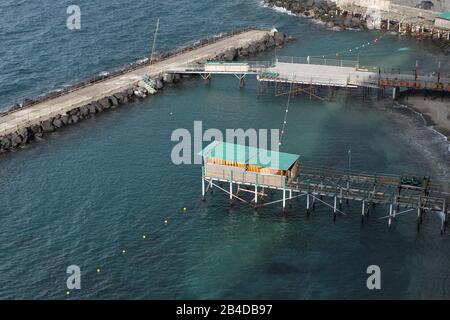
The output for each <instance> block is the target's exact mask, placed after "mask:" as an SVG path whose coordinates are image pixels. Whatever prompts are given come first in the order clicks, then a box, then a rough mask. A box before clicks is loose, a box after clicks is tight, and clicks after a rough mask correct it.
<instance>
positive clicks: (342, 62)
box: [275, 56, 358, 68]
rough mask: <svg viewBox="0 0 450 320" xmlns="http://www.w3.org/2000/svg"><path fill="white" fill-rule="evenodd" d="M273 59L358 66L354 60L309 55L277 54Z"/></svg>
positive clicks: (286, 61)
mask: <svg viewBox="0 0 450 320" xmlns="http://www.w3.org/2000/svg"><path fill="white" fill-rule="evenodd" d="M275 61H276V62H284V63H298V64H314V65H322V66H331V67H350V68H356V67H358V61H354V60H337V59H324V58H317V57H310V56H309V57H287V56H278V57H277V58H276V59H275Z"/></svg>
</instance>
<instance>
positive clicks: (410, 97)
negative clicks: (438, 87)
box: [398, 92, 450, 152]
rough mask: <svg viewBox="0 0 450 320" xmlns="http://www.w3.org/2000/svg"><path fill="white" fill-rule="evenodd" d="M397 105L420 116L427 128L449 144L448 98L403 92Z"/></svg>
mask: <svg viewBox="0 0 450 320" xmlns="http://www.w3.org/2000/svg"><path fill="white" fill-rule="evenodd" d="M398 103H400V104H401V105H403V106H405V107H407V108H409V109H411V110H412V111H413V112H416V113H418V114H420V115H421V117H422V118H423V120H424V124H425V125H426V126H427V127H430V128H431V129H433V130H434V131H436V132H437V133H439V134H441V135H442V136H443V137H445V138H446V139H447V142H449V143H450V97H448V96H442V95H440V94H430V93H427V92H414V93H410V92H405V93H402V95H401V96H400V98H399V99H398ZM449 152H450V150H449Z"/></svg>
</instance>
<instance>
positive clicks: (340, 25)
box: [264, 0, 367, 30]
mask: <svg viewBox="0 0 450 320" xmlns="http://www.w3.org/2000/svg"><path fill="white" fill-rule="evenodd" d="M264 3H265V4H266V5H267V6H269V7H278V8H284V9H286V10H289V11H290V12H292V13H293V14H295V15H298V16H302V17H310V18H313V19H316V20H319V21H322V22H323V23H324V24H325V25H326V26H327V27H328V28H330V29H333V30H344V29H360V30H364V29H367V22H366V19H365V17H363V16H362V15H361V14H352V13H350V12H347V11H345V10H341V9H339V8H338V7H337V5H336V3H334V2H333V1H330V0H264Z"/></svg>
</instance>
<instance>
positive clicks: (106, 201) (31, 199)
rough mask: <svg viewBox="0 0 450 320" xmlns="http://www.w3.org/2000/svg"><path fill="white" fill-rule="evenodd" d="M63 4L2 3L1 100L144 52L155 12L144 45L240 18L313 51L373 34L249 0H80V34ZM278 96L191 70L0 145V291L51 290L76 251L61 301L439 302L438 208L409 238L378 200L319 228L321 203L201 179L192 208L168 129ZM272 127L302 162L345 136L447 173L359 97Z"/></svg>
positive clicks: (387, 111)
mask: <svg viewBox="0 0 450 320" xmlns="http://www.w3.org/2000/svg"><path fill="white" fill-rule="evenodd" d="M69 4H72V3H71V2H70V3H69V2H68V1H59V2H58V4H54V3H53V1H41V2H35V1H10V0H6V1H3V2H2V4H0V16H1V18H2V19H0V21H1V22H0V26H1V29H0V40H1V43H2V44H5V45H2V46H1V47H0V70H1V72H0V98H1V103H0V105H2V106H6V105H9V104H11V103H13V102H16V101H18V100H20V98H23V97H27V96H32V95H35V94H39V93H42V92H45V91H47V90H50V89H55V88H60V87H61V86H63V85H64V84H68V83H71V82H73V81H75V80H77V79H83V78H85V77H89V76H92V75H95V74H98V73H100V72H102V71H107V70H111V69H113V68H116V67H120V66H123V65H124V64H126V63H129V62H132V61H135V60H137V59H141V58H144V57H145V56H146V55H148V51H149V48H150V46H151V39H152V37H151V33H152V30H153V27H154V23H155V20H156V17H157V16H160V17H161V34H160V36H159V41H158V42H159V43H158V45H159V48H160V50H167V49H171V48H176V47H177V46H180V45H183V44H186V43H188V42H192V41H195V40H197V39H199V38H202V37H205V36H208V35H212V34H217V33H220V32H221V31H228V30H231V29H233V28H238V27H242V26H247V25H252V26H260V27H269V28H270V27H277V28H279V29H280V30H282V31H285V32H286V33H288V34H289V35H293V36H295V37H296V38H297V41H296V42H295V43H292V44H290V45H289V46H287V47H286V48H283V49H277V54H279V55H295V56H304V55H323V54H329V53H333V52H336V51H341V50H344V49H346V48H352V47H355V46H358V45H360V44H362V43H364V42H368V41H371V40H373V39H374V38H376V37H377V36H378V34H377V33H375V32H373V33H372V32H367V33H366V32H355V31H346V32H332V31H328V30H326V29H325V28H324V27H323V26H321V25H319V24H317V23H314V22H312V21H310V20H307V19H302V18H297V17H293V16H289V15H286V14H282V13H279V12H276V11H274V10H271V9H269V8H264V7H262V6H261V5H260V3H259V1H256V0H255V1H253V0H248V1H244V0H232V1H225V2H223V3H218V2H217V1H212V0H211V1H210V0H208V1H201V2H199V1H175V0H173V1H172V0H169V1H139V0H138V1H134V2H127V1H119V0H113V1H85V0H80V1H78V4H79V5H80V7H81V10H82V29H81V30H80V31H77V32H73V31H69V30H67V29H66V28H65V18H66V14H65V10H66V8H67V6H68V5H69ZM200 13H201V14H200ZM405 48H407V49H405ZM273 56H274V52H267V53H265V54H262V55H260V56H258V57H253V58H252V60H268V59H272V58H273ZM355 57H356V56H355V55H353V56H350V57H349V58H355ZM359 58H360V59H361V61H364V62H365V63H366V64H370V65H380V66H382V67H385V68H392V67H400V68H404V69H412V66H414V63H415V60H416V59H418V60H419V61H420V64H421V68H423V69H424V70H429V71H430V72H431V71H433V69H434V67H435V66H436V65H437V62H438V61H441V62H442V64H443V66H444V68H448V67H449V62H448V60H449V59H448V57H445V56H442V55H440V54H439V52H438V51H436V50H435V49H433V48H432V47H428V46H425V45H423V44H420V43H417V42H416V41H415V40H411V39H406V38H399V37H398V36H396V35H389V36H385V37H383V39H382V40H380V41H379V42H378V43H377V44H376V45H374V46H370V47H369V48H367V49H364V51H361V52H360V57H359ZM447 70H448V69H447ZM285 103H286V97H278V98H277V97H274V96H260V97H258V96H257V94H256V84H255V81H254V80H252V79H249V82H248V83H247V85H246V87H245V88H241V89H240V88H239V86H238V82H237V80H236V79H234V78H232V77H217V78H214V79H213V81H212V83H211V85H210V86H205V85H204V84H203V82H202V81H201V80H197V79H189V80H186V81H184V82H182V83H180V84H177V85H175V86H173V87H167V88H165V89H164V90H163V91H162V92H160V93H159V94H158V95H156V96H154V97H151V98H149V99H147V100H144V101H142V102H139V103H134V104H131V105H129V106H124V107H121V108H119V109H117V110H115V111H111V112H108V113H104V114H101V115H99V116H98V117H96V118H95V119H90V120H87V121H85V122H83V123H80V124H78V125H76V126H72V127H68V128H65V129H64V130H61V131H59V132H57V133H55V134H52V135H50V136H46V137H45V138H44V139H43V140H42V141H39V142H37V143H35V144H33V145H30V146H28V147H27V148H25V149H24V150H21V151H20V152H15V153H12V154H9V155H6V156H2V157H1V158H0V163H1V166H0V187H1V190H2V192H1V193H0V201H1V202H2V203H3V206H2V210H1V214H0V298H31V299H36V298H49V299H66V298H67V296H66V291H67V289H66V279H67V274H66V268H67V266H69V265H72V264H76V265H79V266H80V268H81V272H82V289H81V290H79V291H72V292H71V295H70V296H69V298H74V299H119V298H125V299H134V298H150V299H161V298H169V299H173V298H189V299H207V298H224V299H232V298H236V299H238V298H274V299H275V298H289V299H304V298H306V299H311V298H319V299H326V298H377V299H379V298H447V299H448V298H449V297H450V280H449V276H450V271H449V269H448V266H449V263H450V253H449V252H450V251H449V249H450V245H449V239H448V236H444V237H442V236H440V235H439V221H438V219H437V217H434V216H429V217H428V219H427V220H426V221H425V224H424V227H423V230H422V232H421V233H420V234H417V233H416V230H415V217H414V214H413V215H408V214H405V215H403V216H401V217H399V218H398V220H397V221H395V223H394V226H393V228H392V229H391V230H388V229H387V225H386V221H384V220H383V221H381V222H380V221H378V220H377V217H380V216H383V215H385V214H386V208H383V207H378V208H377V212H376V213H375V214H373V215H372V216H371V219H370V221H369V224H366V225H364V226H363V227H362V226H361V225H360V218H359V212H360V211H359V210H360V208H359V207H358V206H356V205H351V206H350V207H346V206H344V210H345V211H346V212H347V213H348V215H347V216H341V217H338V221H337V223H336V224H333V221H332V213H331V212H330V210H329V209H328V208H325V207H323V206H318V207H317V210H316V212H315V213H314V214H312V215H311V217H310V219H306V216H305V210H304V203H303V202H302V201H299V202H298V203H294V206H293V208H292V209H291V210H290V211H288V212H287V213H284V214H283V213H281V211H280V208H277V207H273V208H265V209H264V210H258V211H255V210H254V209H253V208H247V207H245V206H243V205H236V206H234V207H232V208H230V207H229V205H228V200H227V196H226V195H224V194H221V193H220V192H217V191H216V192H215V193H214V194H213V195H208V197H207V201H206V202H205V203H201V202H200V201H199V200H200V176H201V168H200V166H199V165H185V166H175V165H173V164H172V163H171V160H170V153H171V150H172V147H173V145H174V143H173V142H171V141H170V135H171V133H172V131H173V130H175V129H177V128H187V129H189V130H192V129H193V122H194V121H195V120H202V121H203V127H204V129H207V128H218V129H226V128H244V129H246V128H279V127H280V125H281V122H282V120H283V114H284V108H285ZM416 127H418V128H416ZM285 139H286V140H285V144H284V147H283V148H284V149H283V151H287V152H293V153H298V154H300V155H301V157H302V159H303V161H304V162H305V163H307V164H311V165H324V166H329V167H338V168H345V167H346V165H347V150H348V149H351V150H352V167H353V168H354V169H360V170H368V171H377V172H387V173H404V172H417V173H420V174H432V175H437V176H440V177H445V175H446V174H448V158H447V157H446V154H445V153H444V151H443V150H444V149H446V148H447V146H446V145H445V144H444V142H443V141H442V138H441V137H440V136H439V135H437V134H435V133H433V132H432V131H431V130H428V129H427V128H424V127H423V125H421V123H420V119H418V118H417V117H415V116H413V115H411V114H409V113H407V112H404V111H403V112H400V111H399V110H393V109H392V108H385V107H382V106H380V103H377V102H375V101H373V102H363V101H361V99H357V98H354V99H346V98H345V97H343V96H340V97H338V98H337V99H335V100H334V101H333V102H327V103H323V102H320V101H316V100H309V98H306V97H302V96H299V97H295V98H294V99H293V101H292V103H291V107H290V109H289V119H288V125H287V133H286V136H285ZM184 207H186V208H187V210H186V212H184V211H183V210H182V208H184ZM165 220H167V222H168V223H167V224H166V223H164V221H165ZM143 235H146V239H143ZM122 250H125V254H122ZM371 264H377V265H379V266H380V267H381V270H382V290H380V291H369V290H367V288H366V278H367V275H366V268H367V266H368V265H371ZM97 268H100V269H101V272H100V273H97V272H96V269H97Z"/></svg>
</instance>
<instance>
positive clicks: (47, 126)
mask: <svg viewBox="0 0 450 320" xmlns="http://www.w3.org/2000/svg"><path fill="white" fill-rule="evenodd" d="M52 122H53V118H50V119H47V120H45V121H43V122H42V131H43V132H53V131H54V130H55V127H54V126H53V124H52Z"/></svg>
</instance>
